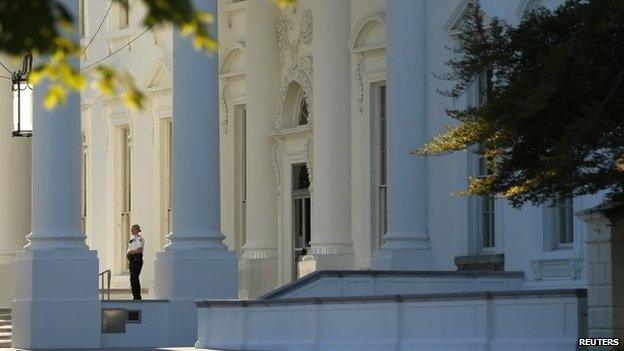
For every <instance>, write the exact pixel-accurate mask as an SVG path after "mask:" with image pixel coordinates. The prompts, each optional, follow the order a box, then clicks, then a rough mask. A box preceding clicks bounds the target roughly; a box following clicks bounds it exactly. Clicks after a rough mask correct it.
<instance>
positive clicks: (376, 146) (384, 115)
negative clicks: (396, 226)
mask: <svg viewBox="0 0 624 351" xmlns="http://www.w3.org/2000/svg"><path fill="white" fill-rule="evenodd" d="M370 102H371V109H370V111H371V114H370V116H371V118H370V140H371V142H370V148H371V150H370V152H371V219H372V223H371V231H372V237H373V238H372V241H373V243H372V244H373V250H379V249H381V246H382V245H383V242H384V239H383V238H384V236H385V235H386V233H387V231H388V127H387V123H388V88H387V83H386V81H379V82H374V83H371V84H370Z"/></svg>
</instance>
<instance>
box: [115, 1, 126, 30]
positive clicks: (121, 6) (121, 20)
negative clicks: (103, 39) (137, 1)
mask: <svg viewBox="0 0 624 351" xmlns="http://www.w3.org/2000/svg"><path fill="white" fill-rule="evenodd" d="M115 14H116V16H115V18H113V19H112V21H113V29H125V28H128V26H129V25H130V1H129V0H118V1H117V2H116V3H115Z"/></svg>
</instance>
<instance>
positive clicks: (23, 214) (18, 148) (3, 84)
mask: <svg viewBox="0 0 624 351" xmlns="http://www.w3.org/2000/svg"><path fill="white" fill-rule="evenodd" d="M0 60H2V61H3V62H9V60H8V58H7V57H4V56H2V57H0ZM0 91H3V92H5V93H4V94H0V119H1V120H2V125H3V126H10V125H11V123H12V116H13V109H12V106H13V103H12V101H11V94H9V93H7V92H10V91H11V81H9V80H5V79H3V80H0ZM0 136H1V137H0V163H2V164H3V165H7V167H1V168H0V179H3V182H2V183H0V198H1V199H3V200H2V201H3V207H2V209H1V210H0V281H2V282H3V284H2V286H0V307H1V308H7V307H10V306H11V301H12V300H13V297H14V293H13V290H14V289H13V277H14V271H15V268H14V265H13V261H14V259H15V252H17V251H21V250H22V248H23V247H24V245H26V233H28V232H29V231H30V207H31V203H30V197H31V189H30V182H31V178H30V159H31V139H30V138H13V137H11V134H10V133H8V132H6V131H5V132H4V133H2V134H0Z"/></svg>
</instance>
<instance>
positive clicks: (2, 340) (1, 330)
mask: <svg viewBox="0 0 624 351" xmlns="http://www.w3.org/2000/svg"><path fill="white" fill-rule="evenodd" d="M12 328H13V327H12V325H11V309H10V308H0V348H5V347H6V348H9V347H11V334H12Z"/></svg>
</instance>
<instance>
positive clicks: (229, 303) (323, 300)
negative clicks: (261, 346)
mask: <svg viewBox="0 0 624 351" xmlns="http://www.w3.org/2000/svg"><path fill="white" fill-rule="evenodd" d="M542 296H549V297H552V296H570V297H581V298H586V297H587V290H586V289H551V290H513V291H491V292H490V291H482V292H466V293H441V294H418V295H384V296H349V297H307V298H292V299H275V300H206V301H197V302H195V305H197V307H198V308H202V307H259V306H279V305H321V304H328V303H362V302H370V303H378V302H389V301H394V302H409V301H450V300H492V299H502V298H522V297H542Z"/></svg>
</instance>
